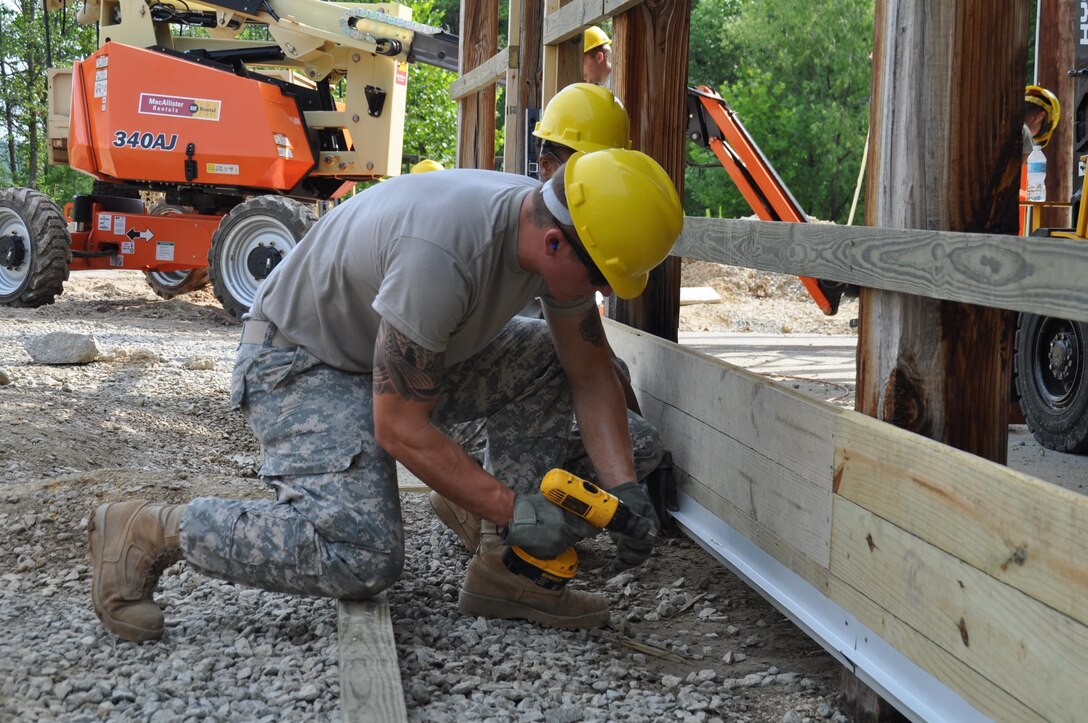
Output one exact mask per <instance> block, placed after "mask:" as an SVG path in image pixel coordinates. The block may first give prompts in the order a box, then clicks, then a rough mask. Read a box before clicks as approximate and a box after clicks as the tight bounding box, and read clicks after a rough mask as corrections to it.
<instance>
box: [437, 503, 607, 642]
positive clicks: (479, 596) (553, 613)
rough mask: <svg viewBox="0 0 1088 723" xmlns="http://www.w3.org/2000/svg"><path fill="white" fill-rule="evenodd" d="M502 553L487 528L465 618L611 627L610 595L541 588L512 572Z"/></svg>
mask: <svg viewBox="0 0 1088 723" xmlns="http://www.w3.org/2000/svg"><path fill="white" fill-rule="evenodd" d="M484 524H485V525H487V526H490V527H492V529H493V528H494V526H493V525H491V524H490V523H484ZM502 551H503V546H502V543H501V542H500V541H499V537H498V535H497V534H494V533H489V532H488V530H487V529H486V528H485V529H484V531H483V535H482V538H481V544H480V549H479V551H478V552H477V553H476V556H475V557H473V558H472V561H471V562H469V564H468V570H467V571H466V572H465V581H464V583H463V584H462V585H461V594H460V595H459V596H458V599H457V607H458V609H459V610H460V611H461V612H462V613H463V614H465V615H476V616H479V617H484V618H517V619H524V620H531V621H532V622H534V623H539V624H540V625H544V626H547V627H550V628H595V627H599V626H601V625H604V624H605V623H607V622H608V617H609V615H608V599H607V598H606V597H605V596H604V595H601V594H599V593H589V592H581V591H578V590H571V589H570V588H563V589H562V590H549V589H547V588H544V587H540V586H539V585H536V584H535V583H533V582H532V581H531V580H529V579H528V578H526V577H523V576H521V575H518V574H515V573H513V572H510V571H509V570H508V569H506V565H504V564H503V562H502Z"/></svg>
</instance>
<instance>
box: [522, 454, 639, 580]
mask: <svg viewBox="0 0 1088 723" xmlns="http://www.w3.org/2000/svg"><path fill="white" fill-rule="evenodd" d="M540 492H541V494H543V495H544V496H545V497H546V498H548V500H550V501H551V502H554V503H555V504H557V505H559V506H560V507H562V508H563V509H564V510H566V511H567V512H569V513H571V514H572V515H577V516H578V517H581V518H582V519H583V520H585V521H586V522H588V523H589V524H591V525H593V526H594V527H596V528H597V529H600V530H609V531H611V532H617V533H620V534H623V535H627V536H629V537H634V538H636V539H639V540H644V539H646V538H648V537H651V536H653V535H656V533H657V531H656V529H655V528H654V523H653V520H651V519H650V518H648V517H643V516H642V515H638V514H635V513H634V512H632V511H631V508H630V507H628V506H627V505H625V504H624V503H623V502H622V501H621V500H620V498H619V497H616V496H615V495H613V494H609V493H608V492H606V491H604V490H603V489H601V488H600V487H598V486H597V485H595V484H593V483H592V482H587V481H586V480H584V479H582V478H581V477H577V476H575V475H573V474H571V473H570V472H567V471H565V470H561V469H553V470H551V471H549V472H548V473H547V474H546V475H544V479H543V480H542V481H541V483H540ZM502 561H503V563H505V564H506V567H507V569H508V570H510V571H511V572H514V573H517V574H518V575H522V576H524V577H527V578H529V579H530V580H532V581H533V582H534V583H535V584H537V585H539V586H541V587H543V588H547V589H549V590H560V589H562V588H563V587H564V586H565V585H566V584H567V583H568V582H570V581H571V580H572V579H574V575H575V574H576V573H577V572H578V553H577V552H575V551H574V548H573V547H569V548H567V549H566V550H564V551H563V553H562V554H561V555H560V556H559V557H557V558H555V559H554V560H541V559H540V558H538V557H533V556H532V555H530V554H529V553H528V552H526V551H525V550H523V549H522V548H520V547H508V548H506V549H505V550H504V551H503V557H502Z"/></svg>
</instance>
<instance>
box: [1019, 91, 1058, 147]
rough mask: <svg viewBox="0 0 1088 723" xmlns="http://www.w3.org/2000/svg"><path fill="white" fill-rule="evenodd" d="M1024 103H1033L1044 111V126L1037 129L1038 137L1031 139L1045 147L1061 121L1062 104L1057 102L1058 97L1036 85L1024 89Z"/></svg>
mask: <svg viewBox="0 0 1088 723" xmlns="http://www.w3.org/2000/svg"><path fill="white" fill-rule="evenodd" d="M1024 101H1025V102H1027V103H1033V104H1034V105H1037V106H1039V107H1040V108H1042V109H1043V110H1045V111H1046V124H1045V125H1044V126H1043V127H1042V128H1040V129H1039V133H1038V135H1036V136H1034V137H1033V138H1032V140H1034V141H1035V142H1036V143H1038V144H1039V145H1040V146H1043V147H1046V144H1047V143H1048V142H1050V136H1052V135H1053V134H1054V129H1055V128H1057V127H1058V121H1059V120H1061V117H1062V104H1061V103H1059V102H1058V96H1056V95H1054V94H1053V93H1051V92H1050V91H1049V90H1047V89H1046V88H1043V87H1040V86H1038V85H1029V86H1028V87H1027V88H1025V89H1024Z"/></svg>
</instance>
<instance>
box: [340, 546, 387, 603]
mask: <svg viewBox="0 0 1088 723" xmlns="http://www.w3.org/2000/svg"><path fill="white" fill-rule="evenodd" d="M341 559H342V561H343V562H344V564H345V570H344V572H345V573H346V574H343V575H340V576H338V577H339V580H338V582H337V585H336V588H337V589H336V590H335V592H334V593H333V594H332V595H330V597H335V598H339V599H341V600H366V599H368V598H371V597H374V596H375V595H377V594H378V593H380V592H381V591H382V590H385V589H387V588H389V587H392V585H393V583H395V582H396V581H397V580H399V579H400V576H401V573H402V572H403V571H404V550H403V548H401V549H396V550H392V551H390V552H376V551H374V550H359V551H358V552H357V554H354V555H344V556H342V557H341Z"/></svg>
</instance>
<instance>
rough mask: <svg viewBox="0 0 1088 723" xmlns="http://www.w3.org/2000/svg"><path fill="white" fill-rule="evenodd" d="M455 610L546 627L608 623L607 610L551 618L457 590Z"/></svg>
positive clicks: (517, 606) (497, 600)
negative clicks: (526, 621) (527, 621)
mask: <svg viewBox="0 0 1088 723" xmlns="http://www.w3.org/2000/svg"><path fill="white" fill-rule="evenodd" d="M457 609H458V610H460V611H461V612H462V613H463V614H465V615H473V616H476V617H481V618H503V619H506V620H529V621H530V622H534V623H537V624H539V625H543V626H545V627H549V628H574V629H581V628H599V627H601V626H602V625H604V624H605V623H607V622H608V620H609V617H610V616H609V613H608V610H607V609H605V610H601V611H599V612H592V613H585V614H584V615H576V616H573V617H572V616H565V615H551V614H549V613H546V612H544V611H543V610H538V609H536V608H532V607H529V606H528V605H522V604H521V603H516V602H513V601H511V600H501V599H499V598H493V597H486V596H483V595H476V594H474V593H471V592H468V591H467V590H461V593H460V595H458V596H457Z"/></svg>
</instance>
